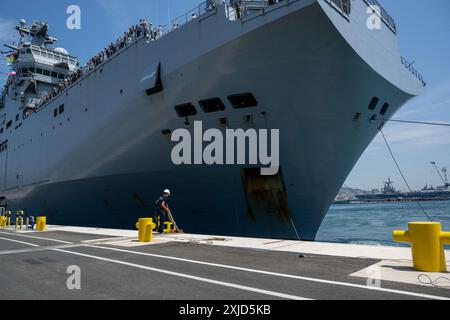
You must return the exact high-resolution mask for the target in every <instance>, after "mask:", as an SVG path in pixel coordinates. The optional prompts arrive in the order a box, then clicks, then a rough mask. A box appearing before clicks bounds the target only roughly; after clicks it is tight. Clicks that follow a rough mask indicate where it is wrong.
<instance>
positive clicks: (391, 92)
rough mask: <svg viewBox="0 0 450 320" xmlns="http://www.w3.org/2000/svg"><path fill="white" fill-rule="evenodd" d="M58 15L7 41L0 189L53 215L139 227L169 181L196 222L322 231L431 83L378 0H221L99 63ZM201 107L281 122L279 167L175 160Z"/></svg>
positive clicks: (247, 123)
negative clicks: (402, 48)
mask: <svg viewBox="0 0 450 320" xmlns="http://www.w3.org/2000/svg"><path fill="white" fill-rule="evenodd" d="M370 19H372V20H373V21H374V22H376V21H379V22H380V26H379V27H378V28H372V27H369V26H368V21H369V22H370ZM375 25H376V23H375ZM48 29H49V27H48V25H47V24H46V23H45V22H39V21H38V22H34V23H32V24H31V25H27V24H26V22H25V21H23V20H22V21H21V22H20V23H19V25H18V26H17V30H18V32H19V34H20V43H18V44H16V45H7V47H8V48H9V49H10V50H12V52H13V54H12V56H13V59H12V60H14V61H12V62H13V68H14V71H13V72H12V73H11V74H10V76H9V77H8V79H7V83H6V85H5V88H4V90H3V91H2V94H1V97H0V113H1V114H0V124H1V129H0V151H1V152H0V196H1V199H2V202H3V205H7V208H8V210H12V211H15V210H25V211H26V212H27V213H28V214H30V215H35V216H36V215H45V216H47V219H48V221H49V223H51V224H63V225H71V226H89V227H110V228H130V229H133V228H134V225H135V223H136V220H137V218H139V217H145V216H149V215H152V214H153V210H154V206H155V204H154V203H155V202H154V201H155V199H156V198H157V196H158V195H159V192H160V191H162V190H163V189H164V188H170V189H171V190H172V192H173V199H171V200H172V201H171V203H170V204H171V207H172V211H173V212H174V214H175V217H176V219H177V223H178V224H179V225H180V226H181V227H182V228H183V229H184V231H187V232H190V233H199V234H215V235H233V236H251V237H267V238H297V233H298V235H299V236H300V237H301V238H302V239H308V240H313V239H314V238H315V236H316V233H317V231H318V229H319V227H320V225H321V223H322V221H323V219H324V217H325V215H326V213H327V211H328V209H329V207H330V205H331V203H332V202H333V200H334V198H335V196H336V194H337V193H338V191H339V189H340V188H341V186H342V185H343V183H344V181H345V180H346V178H347V176H348V175H349V173H350V172H351V170H352V168H353V167H354V165H355V164H356V162H357V161H358V159H359V158H360V156H361V155H362V153H363V152H364V151H365V149H366V148H367V146H368V145H369V144H370V143H371V141H372V140H373V139H374V137H375V136H376V135H377V134H378V132H379V130H380V129H381V128H382V127H383V125H384V124H385V122H386V121H387V120H389V119H390V118H391V117H392V116H393V115H394V114H395V113H396V112H397V111H398V110H399V108H401V107H402V106H403V105H404V104H405V103H406V102H407V101H409V100H410V99H412V98H413V97H415V96H417V95H419V94H420V93H421V92H422V91H423V90H424V87H425V82H424V80H423V78H422V76H421V75H420V74H419V73H418V72H417V71H416V70H415V69H414V68H413V67H412V64H410V63H409V62H408V61H407V60H406V59H404V58H402V56H401V54H400V52H399V48H398V40H397V27H396V24H395V22H394V20H393V19H392V18H391V17H390V16H389V14H388V13H387V12H386V11H385V10H384V9H383V8H382V7H381V6H379V4H378V2H376V1H375V0H355V1H350V0H289V1H288V0H283V1H275V0H271V1H236V0H234V1H208V2H207V3H205V4H201V5H200V6H199V7H197V8H195V9H194V10H193V11H192V12H189V13H188V14H186V15H183V16H182V17H180V18H179V19H176V21H174V23H173V24H172V25H171V26H170V28H165V29H164V30H161V29H160V30H158V32H157V35H156V36H154V35H153V31H151V34H152V35H151V36H148V34H147V35H145V34H144V33H146V32H145V30H140V32H137V34H136V36H135V37H134V38H132V39H126V41H125V44H123V45H121V46H119V47H117V46H115V50H113V51H112V52H109V51H108V52H107V54H106V57H105V53H103V55H102V59H101V60H100V61H97V62H96V63H95V64H90V65H88V66H87V67H82V66H81V64H80V63H79V61H78V59H77V58H76V57H75V56H73V55H70V54H69V53H68V52H67V51H66V50H64V49H62V48H56V46H55V43H56V41H57V40H56V39H55V38H52V37H50V36H49V32H48ZM166 29H167V30H166ZM61 83H63V84H64V85H63V86H62V87H61ZM194 121H202V122H203V127H204V128H205V130H206V129H208V128H216V129H219V130H221V131H225V130H226V129H227V128H243V129H248V128H255V129H280V170H279V172H278V173H277V174H276V175H273V176H261V175H260V174H259V173H260V170H259V169H260V168H259V167H258V166H245V165H236V166H216V165H210V166H208V165H198V166H176V165H174V164H173V162H172V161H171V150H172V148H173V146H174V143H173V142H172V141H171V134H172V133H173V132H174V131H175V130H176V129H178V128H185V129H188V130H190V131H193V130H194V126H193V123H194Z"/></svg>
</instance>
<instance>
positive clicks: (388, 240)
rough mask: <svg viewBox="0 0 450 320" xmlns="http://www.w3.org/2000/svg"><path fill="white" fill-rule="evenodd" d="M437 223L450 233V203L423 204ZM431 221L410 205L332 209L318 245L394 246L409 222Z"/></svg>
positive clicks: (339, 207) (356, 206)
mask: <svg viewBox="0 0 450 320" xmlns="http://www.w3.org/2000/svg"><path fill="white" fill-rule="evenodd" d="M420 204H421V206H422V207H423V208H424V209H425V210H426V211H427V213H428V215H429V216H430V217H431V218H432V219H433V220H434V221H438V222H441V223H442V227H443V229H444V230H450V201H437V202H421V203H420ZM411 221H428V219H427V217H426V216H425V215H424V213H423V211H422V210H421V209H420V207H419V205H418V204H417V203H414V202H410V203H381V204H348V205H334V206H332V207H331V209H330V211H329V213H328V215H327V217H326V219H325V221H324V222H323V224H322V227H321V228H320V230H319V234H318V236H317V240H318V241H326V242H340V243H358V244H371V245H394V246H399V244H397V243H395V242H393V241H392V231H393V230H394V229H407V228H408V226H407V225H408V222H411Z"/></svg>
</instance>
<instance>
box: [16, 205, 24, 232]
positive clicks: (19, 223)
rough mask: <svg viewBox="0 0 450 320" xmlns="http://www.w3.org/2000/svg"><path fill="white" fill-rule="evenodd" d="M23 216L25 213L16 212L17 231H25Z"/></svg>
mask: <svg viewBox="0 0 450 320" xmlns="http://www.w3.org/2000/svg"><path fill="white" fill-rule="evenodd" d="M23 215H24V212H23V211H22V210H20V211H17V212H16V228H15V230H16V231H17V230H18V229H19V230H20V231H23Z"/></svg>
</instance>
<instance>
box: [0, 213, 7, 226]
mask: <svg viewBox="0 0 450 320" xmlns="http://www.w3.org/2000/svg"><path fill="white" fill-rule="evenodd" d="M5 227H6V217H5V216H0V229H4V228H5Z"/></svg>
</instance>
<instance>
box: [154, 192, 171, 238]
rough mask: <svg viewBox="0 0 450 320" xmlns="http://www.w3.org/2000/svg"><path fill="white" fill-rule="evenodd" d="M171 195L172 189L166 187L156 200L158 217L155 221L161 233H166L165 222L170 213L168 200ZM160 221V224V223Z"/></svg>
mask: <svg viewBox="0 0 450 320" xmlns="http://www.w3.org/2000/svg"><path fill="white" fill-rule="evenodd" d="M169 197H170V190H169V189H166V190H164V191H163V195H162V196H161V197H159V198H158V200H156V217H155V222H156V223H157V228H158V232H159V233H160V234H162V233H164V224H165V222H166V218H167V215H168V214H169V212H170V211H169V205H168V203H167V202H168V200H169ZM158 221H159V224H158Z"/></svg>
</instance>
